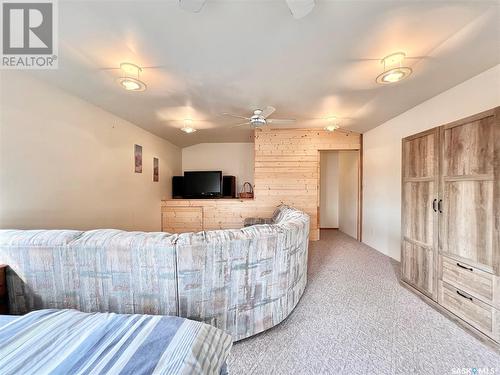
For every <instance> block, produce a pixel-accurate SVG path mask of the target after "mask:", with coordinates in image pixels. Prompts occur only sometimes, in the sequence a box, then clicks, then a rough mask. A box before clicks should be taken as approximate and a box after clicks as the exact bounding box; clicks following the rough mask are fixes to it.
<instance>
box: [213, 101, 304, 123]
mask: <svg viewBox="0 0 500 375" xmlns="http://www.w3.org/2000/svg"><path fill="white" fill-rule="evenodd" d="M274 111H276V108H274V107H271V106H267V107H266V109H264V110H262V109H256V110H254V111H253V115H252V116H250V117H245V116H240V115H235V114H232V113H223V115H224V116H231V117H236V118H240V119H244V120H247V121H246V122H242V123H241V124H236V125H233V128H235V127H239V126H243V125H251V126H252V127H253V128H260V127H262V126H264V125H267V124H273V125H281V124H290V123H293V122H295V120H294V119H277V118H269V116H271V115H272V114H273V112H274Z"/></svg>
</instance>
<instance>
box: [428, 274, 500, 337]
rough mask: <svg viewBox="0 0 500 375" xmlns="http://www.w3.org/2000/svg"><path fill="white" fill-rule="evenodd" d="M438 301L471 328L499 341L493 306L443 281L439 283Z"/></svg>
mask: <svg viewBox="0 0 500 375" xmlns="http://www.w3.org/2000/svg"><path fill="white" fill-rule="evenodd" d="M438 301H439V304H440V305H442V306H443V307H445V308H446V309H448V310H449V311H451V312H452V313H453V314H455V315H457V316H458V317H460V318H461V319H463V320H465V321H466V322H467V323H469V324H470V325H471V326H473V327H475V328H477V329H478V330H480V331H481V332H483V333H484V334H486V335H488V336H490V337H493V338H495V339H497V338H496V336H497V332H496V327H494V318H493V317H494V316H495V315H496V310H495V309H494V308H493V307H492V306H490V305H488V304H487V303H484V302H483V301H481V300H479V299H477V298H474V297H472V296H471V295H470V294H468V293H467V292H464V291H463V290H460V289H458V288H455V287H454V286H453V285H450V284H447V283H445V282H442V281H440V282H439V295H438Z"/></svg>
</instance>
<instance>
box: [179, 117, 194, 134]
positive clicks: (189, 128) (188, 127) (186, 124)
mask: <svg viewBox="0 0 500 375" xmlns="http://www.w3.org/2000/svg"><path fill="white" fill-rule="evenodd" d="M192 123H193V120H191V119H186V120H184V126H183V127H182V128H181V130H182V131H183V132H184V133H187V134H190V133H194V132H195V131H196V129H195V128H193V127H192V125H191V124H192Z"/></svg>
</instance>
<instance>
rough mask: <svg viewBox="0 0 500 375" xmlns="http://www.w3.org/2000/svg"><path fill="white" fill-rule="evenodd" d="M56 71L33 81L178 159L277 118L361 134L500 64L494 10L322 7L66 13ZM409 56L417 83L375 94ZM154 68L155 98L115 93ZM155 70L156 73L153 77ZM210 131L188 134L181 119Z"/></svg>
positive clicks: (427, 5) (92, 5)
mask: <svg viewBox="0 0 500 375" xmlns="http://www.w3.org/2000/svg"><path fill="white" fill-rule="evenodd" d="M59 20H60V21H59V69H58V70H56V71H40V72H36V73H34V74H36V75H37V76H39V77H41V78H43V79H45V80H48V81H50V82H52V83H53V84H55V85H57V86H59V87H61V88H63V89H65V90H66V91H69V92H71V93H74V94H76V95H78V96H80V97H82V98H84V99H86V100H88V101H89V102H92V103H94V104H96V105H98V106H100V107H102V108H104V109H106V110H108V111H109V112H112V113H114V114H116V115H119V116H121V117H122V118H124V119H127V120H129V121H131V122H133V123H135V124H137V125H139V126H141V127H143V128H144V129H146V130H148V131H150V132H152V133H154V134H157V135H159V136H161V137H163V138H165V139H168V140H169V141H171V142H173V143H174V144H177V145H179V146H181V147H184V146H187V145H192V144H196V143H201V142H244V141H249V140H251V134H252V132H251V131H250V130H249V128H236V129H235V128H231V125H232V124H235V123H238V122H239V121H238V119H231V118H227V117H224V116H221V115H220V114H221V113H222V112H233V113H239V114H242V115H247V114H249V113H250V111H251V110H252V109H255V108H258V107H265V106H267V105H272V106H274V107H276V108H277V111H276V112H275V113H274V117H281V118H296V119H297V120H298V121H297V123H296V126H297V127H316V128H317V127H323V126H325V120H324V118H326V117H330V116H337V117H340V118H342V120H341V126H342V127H344V128H345V129H349V130H353V131H358V132H364V131H367V130H368V129H371V128H373V127H375V126H377V125H380V124H381V123H383V122H384V121H386V120H388V119H390V118H392V117H394V116H396V115H398V114H400V113H402V112H404V111H406V110H408V109H409V108H411V107H413V106H415V105H416V104H418V103H420V102H422V101H424V100H426V99H428V98H430V97H432V96H434V95H436V94H438V93H440V92H442V91H445V90H446V89H448V88H450V87H452V86H454V85H456V84H458V83H460V82H463V81H464V80H466V79H468V78H470V77H473V76H474V75H476V74H478V73H480V72H482V71H484V70H486V69H488V68H490V67H492V66H494V65H496V64H498V63H500V7H499V2H497V1H489V2H486V1H469V2H467V1H455V2H452V1H401V0H399V1H321V0H316V7H315V8H314V9H313V11H312V12H311V13H310V14H309V15H308V16H306V17H305V18H303V19H300V20H296V19H294V18H293V17H292V16H291V15H290V12H289V10H288V8H287V6H286V2H285V0H268V1H254V0H252V1H216V0H207V3H206V5H205V7H204V8H203V9H202V11H201V12H200V13H188V12H185V11H183V10H182V9H180V8H179V6H178V4H177V1H152V2H149V1H76V2H75V1H71V2H69V1H60V2H59ZM396 51H404V52H406V54H407V55H408V56H412V57H415V58H414V59H409V60H407V62H408V64H409V65H410V66H411V67H412V68H413V70H414V74H413V75H412V76H410V78H408V79H407V80H405V81H402V82H400V83H398V84H395V85H391V86H380V85H377V84H376V83H375V78H376V76H377V75H378V74H379V73H381V69H382V66H381V65H380V62H379V59H380V58H382V57H383V56H385V55H388V54H390V53H393V52H396ZM124 61H127V62H133V63H136V64H138V65H140V66H143V67H146V69H145V70H144V72H143V74H142V76H141V79H143V80H144V81H145V82H146V83H147V85H148V89H147V91H145V92H142V93H132V92H126V91H124V90H123V89H121V88H120V87H119V86H118V85H117V84H116V82H115V78H116V77H117V76H118V74H119V70H117V69H108V68H117V67H118V66H119V64H120V62H124ZM148 67H150V68H148ZM188 117H189V118H192V119H193V120H194V127H196V128H198V129H200V131H198V132H196V133H194V134H189V135H188V134H184V133H182V132H181V131H180V130H179V128H180V127H182V121H179V120H182V119H184V118H188Z"/></svg>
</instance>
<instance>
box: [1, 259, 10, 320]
mask: <svg viewBox="0 0 500 375" xmlns="http://www.w3.org/2000/svg"><path fill="white" fill-rule="evenodd" d="M6 275H7V265H6V264H0V315H5V314H8V313H9V301H8V294H7V276H6Z"/></svg>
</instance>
